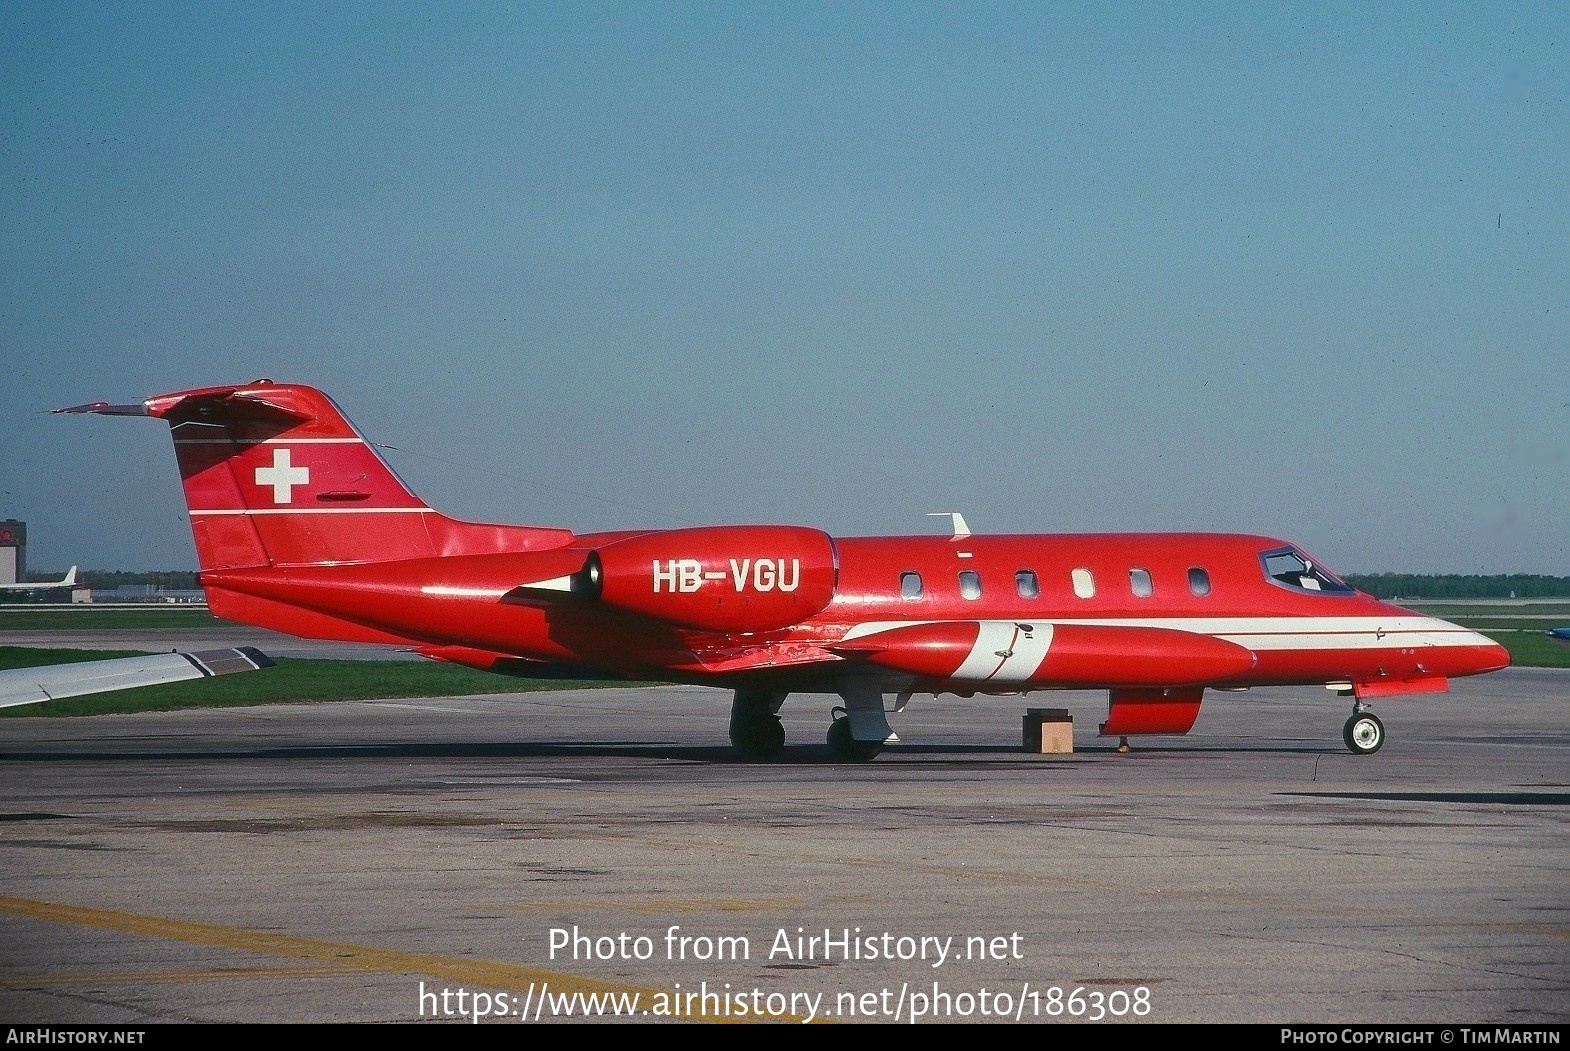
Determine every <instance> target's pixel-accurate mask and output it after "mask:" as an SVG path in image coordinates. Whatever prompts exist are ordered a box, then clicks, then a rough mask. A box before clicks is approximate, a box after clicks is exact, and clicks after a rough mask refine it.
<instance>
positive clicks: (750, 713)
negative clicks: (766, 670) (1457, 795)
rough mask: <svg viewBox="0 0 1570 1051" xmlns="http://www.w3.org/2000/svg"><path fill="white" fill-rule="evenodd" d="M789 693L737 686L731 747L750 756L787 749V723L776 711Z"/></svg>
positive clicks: (773, 755)
mask: <svg viewBox="0 0 1570 1051" xmlns="http://www.w3.org/2000/svg"><path fill="white" fill-rule="evenodd" d="M784 703H785V694H783V693H770V692H768V691H767V690H737V691H736V695H735V697H734V699H732V701H731V708H730V743H731V747H733V748H735V749H736V751H738V752H740V753H741V754H742V755H743V756H744V757H746V758H748V759H774V758H776V757H777V756H778V755H779V754H780V753H781V752H783V751H784V750H785V724H784V723H782V722H780V717H779V715H777V714H776V713H777V712H778V711H779V710H780V705H782V704H784Z"/></svg>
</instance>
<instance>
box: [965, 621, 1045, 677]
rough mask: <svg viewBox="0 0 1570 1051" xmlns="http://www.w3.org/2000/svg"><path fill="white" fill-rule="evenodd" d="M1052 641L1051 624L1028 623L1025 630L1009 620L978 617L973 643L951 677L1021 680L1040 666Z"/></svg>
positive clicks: (1029, 675)
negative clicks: (968, 653) (978, 622)
mask: <svg viewBox="0 0 1570 1051" xmlns="http://www.w3.org/2000/svg"><path fill="white" fill-rule="evenodd" d="M1051 645H1052V625H1051V624H1035V625H1031V626H1030V630H1029V631H1026V630H1024V628H1022V627H1021V626H1020V625H1019V624H1017V623H1015V622H1014V621H1011V620H984V621H981V622H980V630H979V631H978V632H977V635H976V643H975V645H973V646H972V647H971V649H970V655H969V656H967V657H966V658H965V662H964V663H963V664H961V665H960V666H959V668H958V669H956V670H955V672H954V678H956V679H966V680H974V681H981V680H986V679H997V680H999V681H1002V682H1023V681H1024V680H1026V679H1028V678H1030V677H1031V676H1032V675H1034V674H1035V673H1036V669H1037V668H1040V667H1041V662H1042V661H1044V660H1046V659H1047V648H1048V647H1049V646H1051Z"/></svg>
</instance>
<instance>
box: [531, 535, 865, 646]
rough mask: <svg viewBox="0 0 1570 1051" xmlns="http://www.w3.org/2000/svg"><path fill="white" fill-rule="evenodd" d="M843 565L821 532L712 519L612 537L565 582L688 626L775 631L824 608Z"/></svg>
mask: <svg viewBox="0 0 1570 1051" xmlns="http://www.w3.org/2000/svg"><path fill="white" fill-rule="evenodd" d="M837 573H838V566H837V562H836V557H835V552H834V541H833V540H832V539H831V538H830V537H829V535H828V534H827V533H824V532H822V531H820V530H817V529H807V528H804V527H800V526H711V527H704V528H696V529H673V530H668V531H663V532H658V533H645V534H643V535H641V536H634V537H628V538H627V539H626V540H619V541H617V542H615V543H613V544H607V545H606V546H605V547H602V548H599V549H598V550H595V551H592V552H590V554H589V557H588V559H587V560H586V561H585V563H584V566H583V568H582V569H581V570H579V571H578V572H577V573H574V574H573V575H572V576H571V577H569V578H567V581H566V586H565V587H564V588H561V589H562V590H567V591H570V592H572V593H573V594H574V595H578V596H580V597H582V598H585V599H589V600H592V601H595V602H599V603H602V604H604V605H606V606H611V607H614V608H616V609H620V610H626V611H627V612H629V613H637V614H641V615H642V616H645V617H653V618H655V619H657V620H662V621H665V622H667V623H671V624H679V625H682V626H683V627H689V628H702V629H705V630H709V631H724V632H751V631H773V630H775V629H778V628H784V627H789V626H790V625H792V624H798V623H800V622H801V621H803V620H806V619H807V618H808V617H811V616H812V615H813V614H815V613H818V612H819V611H820V610H822V609H823V608H824V607H825V606H827V605H828V604H829V601H830V600H831V599H833V597H834V584H835V578H836V576H837ZM550 583H551V582H545V583H542V584H537V585H534V586H535V587H543V586H549V584H550ZM558 586H559V585H558Z"/></svg>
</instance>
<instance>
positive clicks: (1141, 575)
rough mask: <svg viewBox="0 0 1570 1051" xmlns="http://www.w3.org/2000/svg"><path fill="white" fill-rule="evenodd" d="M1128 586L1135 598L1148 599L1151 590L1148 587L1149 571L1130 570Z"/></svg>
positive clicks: (1149, 586)
mask: <svg viewBox="0 0 1570 1051" xmlns="http://www.w3.org/2000/svg"><path fill="white" fill-rule="evenodd" d="M1128 586H1129V589H1130V590H1131V591H1133V592H1134V597H1135V598H1149V597H1150V593H1151V591H1152V590H1153V589H1152V587H1151V585H1150V570H1148V569H1131V570H1129V571H1128Z"/></svg>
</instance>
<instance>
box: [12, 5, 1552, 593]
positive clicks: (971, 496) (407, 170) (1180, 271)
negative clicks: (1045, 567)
mask: <svg viewBox="0 0 1570 1051" xmlns="http://www.w3.org/2000/svg"><path fill="white" fill-rule="evenodd" d="M1567 29H1570V7H1566V6H1565V5H1564V4H1563V3H1542V4H1534V3H1519V4H1509V5H1483V4H1476V3H1465V4H1454V5H1447V4H1394V3H1391V4H1375V5H1368V4H1347V5H1337V4H1322V5H1321V4H1316V5H1288V4H1282V5H1266V4H1246V5H1241V4H1192V5H1172V4H1095V5H1064V4H974V5H952V4H917V3H877V4H861V3H838V4H814V3H790V4H784V3H778V4H741V3H713V4H674V3H661V4H654V3H626V4H594V5H589V4H543V3H536V4H498V5H491V4H479V3H473V4H454V5H439V6H438V5H412V4H405V5H400V4H382V3H376V4H337V5H305V4H301V5H289V4H273V5H257V4H234V5H221V4H206V3H204V4H134V5H132V4H80V5H64V4H55V3H27V2H11V3H7V4H5V5H0V33H3V38H4V40H5V41H6V51H7V61H6V62H5V63H0V106H3V108H4V113H5V125H4V126H5V129H6V130H5V135H4V136H3V139H0V165H3V176H4V178H3V179H0V195H3V203H0V222H3V224H4V226H3V232H0V273H3V274H4V280H3V281H0V339H3V343H0V346H3V347H4V350H3V352H0V353H3V358H4V362H5V364H4V372H5V382H4V384H3V387H0V412H3V415H4V419H5V420H6V422H7V425H8V426H7V429H8V436H7V440H6V441H5V442H4V443H3V444H0V518H4V517H14V518H21V519H24V520H26V521H27V522H28V523H29V530H30V541H31V544H30V549H29V557H28V562H29V566H30V567H31V568H34V569H53V568H56V567H58V568H62V569H63V568H64V567H65V566H67V565H69V564H71V563H79V564H81V565H82V566H83V567H92V568H101V569H178V568H194V566H195V555H194V550H193V548H192V545H191V541H190V537H189V533H188V531H187V529H186V526H185V521H184V515H183V510H184V508H183V503H182V501H181V499H180V494H179V487H178V480H177V478H176V476H175V472H174V466H173V457H172V453H171V451H170V448H169V445H168V437H167V430H166V428H164V427H163V426H162V425H161V424H156V423H153V422H152V421H144V420H135V419H129V420H128V419H101V418H96V417H60V416H50V415H47V412H46V410H48V409H49V408H53V407H58V406H62V405H71V404H76V403H79V402H84V401H92V400H97V399H105V400H110V401H134V400H138V399H140V398H142V397H145V396H147V395H150V394H155V393H161V392H164V391H170V390H178V389H181V388H185V387H193V386H203V385H209V384H217V383H227V382H240V381H246V380H250V379H254V378H257V377H260V376H267V377H271V378H273V379H276V380H280V381H286V380H287V381H296V382H305V383H312V384H314V385H317V386H320V387H322V388H324V389H326V390H327V391H328V392H329V393H331V394H332V395H333V396H334V397H335V398H336V399H337V400H338V402H339V403H340V404H341V405H342V406H343V407H344V408H345V410H346V411H347V412H348V413H349V415H350V416H351V417H352V418H353V419H354V420H355V421H356V423H357V424H359V426H360V427H361V429H362V430H364V431H365V432H366V433H367V434H368V435H369V436H370V437H371V438H373V439H375V440H378V441H381V442H384V443H387V444H388V445H391V446H394V447H396V451H392V452H389V453H388V456H389V459H390V460H391V461H392V463H393V465H394V466H395V468H396V469H397V470H398V471H399V472H400V473H401V474H402V475H403V476H404V477H405V479H406V480H407V481H408V482H409V483H410V484H411V485H412V486H413V487H414V488H415V489H416V491H418V492H419V493H420V494H421V495H422V496H424V497H425V498H426V499H427V500H428V501H429V502H430V503H431V504H432V505H433V506H436V507H438V508H441V509H443V510H445V511H448V512H449V513H452V514H455V515H458V516H460V517H467V518H474V519H482V520H495V521H512V522H533V523H539V524H549V525H563V526H569V527H571V528H574V529H577V530H579V531H590V530H594V529H608V528H630V527H636V526H664V525H679V524H689V523H708V522H774V521H780V522H799V523H802V524H808V525H815V526H820V527H823V528H825V529H828V530H829V531H830V532H834V533H839V534H881V533H911V532H931V531H935V530H937V529H938V528H939V525H938V524H937V520H933V519H927V518H925V517H924V514H925V513H926V512H929V511H950V510H959V511H963V512H964V513H965V514H966V516H967V518H968V519H969V521H970V524H971V526H972V528H974V529H976V530H978V531H999V532H1038V531H1039V532H1073V531H1101V530H1116V531H1122V530H1147V529H1150V530H1167V529H1184V530H1187V529H1200V530H1212V529H1213V530H1227V531H1245V532H1259V533H1268V534H1271V535H1276V536H1283V537H1288V538H1291V539H1293V540H1296V541H1298V542H1300V543H1302V544H1303V545H1305V546H1306V547H1308V548H1309V549H1310V550H1312V551H1314V552H1315V553H1317V554H1318V555H1319V556H1320V557H1321V558H1323V559H1324V560H1325V561H1326V563H1327V564H1329V565H1330V566H1332V567H1334V568H1336V569H1339V570H1340V571H1342V572H1377V571H1382V570H1389V571H1405V572H1489V573H1494V572H1529V573H1552V574H1555V575H1565V574H1570V515H1567V512H1570V449H1567V440H1566V433H1567V424H1570V379H1567V377H1570V372H1567V369H1566V364H1565V362H1566V359H1567V357H1570V355H1567V350H1570V72H1567V71H1570V32H1567Z"/></svg>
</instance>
